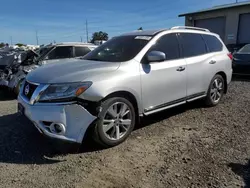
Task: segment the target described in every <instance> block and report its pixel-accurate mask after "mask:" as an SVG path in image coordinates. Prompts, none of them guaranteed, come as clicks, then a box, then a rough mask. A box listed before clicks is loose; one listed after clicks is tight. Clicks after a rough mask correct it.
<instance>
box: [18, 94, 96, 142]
mask: <svg viewBox="0 0 250 188" xmlns="http://www.w3.org/2000/svg"><path fill="white" fill-rule="evenodd" d="M18 103H19V104H18V105H19V107H18V108H19V112H21V113H22V114H24V115H25V116H26V117H28V118H29V119H30V120H31V121H32V122H33V124H34V125H35V127H36V128H37V129H38V130H39V132H40V133H42V134H44V135H46V136H49V137H51V138H55V139H60V140H64V141H69V142H74V143H82V140H83V138H84V135H85V133H86V130H87V128H88V127H89V126H90V125H91V123H92V122H93V121H94V120H95V119H96V117H95V116H93V115H92V114H90V113H89V112H88V111H87V110H86V109H85V108H84V107H82V106H81V105H78V104H76V103H73V102H72V103H71V102H70V103H35V104H33V105H32V104H30V103H29V101H27V99H26V98H25V96H22V95H21V94H20V95H19V96H18Z"/></svg>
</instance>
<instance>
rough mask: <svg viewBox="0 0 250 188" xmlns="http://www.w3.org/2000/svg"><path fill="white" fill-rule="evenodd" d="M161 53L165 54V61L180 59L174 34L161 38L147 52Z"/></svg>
mask: <svg viewBox="0 0 250 188" xmlns="http://www.w3.org/2000/svg"><path fill="white" fill-rule="evenodd" d="M153 50H155V51H161V52H164V53H165V54H166V60H171V59H178V58H179V57H180V53H179V44H178V40H177V37H176V34H175V33H172V34H167V35H164V36H162V37H161V38H160V39H158V41H157V42H156V44H155V45H154V46H152V47H151V49H150V50H149V51H153Z"/></svg>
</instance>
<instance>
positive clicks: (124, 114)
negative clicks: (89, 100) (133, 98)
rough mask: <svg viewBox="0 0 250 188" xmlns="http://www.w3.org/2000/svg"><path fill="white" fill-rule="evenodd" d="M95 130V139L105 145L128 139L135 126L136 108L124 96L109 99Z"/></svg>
mask: <svg viewBox="0 0 250 188" xmlns="http://www.w3.org/2000/svg"><path fill="white" fill-rule="evenodd" d="M98 118H99V119H98V120H97V122H96V125H95V130H94V135H93V136H94V140H96V141H97V142H98V143H100V144H101V145H103V146H104V147H112V146H116V145H118V144H120V143H122V142H123V141H125V140H126V139H127V137H128V136H129V135H130V133H131V132H132V130H133V129H134V126H135V119H136V117H135V110H134V106H133V105H132V104H131V102H130V101H129V100H127V99H125V98H122V97H114V98H110V99H107V100H106V101H104V102H103V103H102V104H101V112H100V113H99V115H98Z"/></svg>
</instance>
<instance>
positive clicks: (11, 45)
mask: <svg viewBox="0 0 250 188" xmlns="http://www.w3.org/2000/svg"><path fill="white" fill-rule="evenodd" d="M10 45H11V46H12V36H10Z"/></svg>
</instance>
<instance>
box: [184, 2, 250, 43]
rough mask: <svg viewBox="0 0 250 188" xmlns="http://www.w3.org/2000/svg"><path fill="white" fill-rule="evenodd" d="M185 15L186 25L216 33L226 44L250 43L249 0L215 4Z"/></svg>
mask: <svg viewBox="0 0 250 188" xmlns="http://www.w3.org/2000/svg"><path fill="white" fill-rule="evenodd" d="M182 16H185V25H186V26H195V27H202V28H207V29H209V30H210V31H212V32H215V33H218V34H219V35H220V37H221V39H222V40H223V41H224V42H225V44H226V45H227V46H235V45H239V46H241V45H243V44H246V43H250V1H245V2H239V3H233V4H227V5H221V6H215V7H212V8H208V9H204V10H201V11H197V12H190V13H185V14H181V15H179V17H182Z"/></svg>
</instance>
